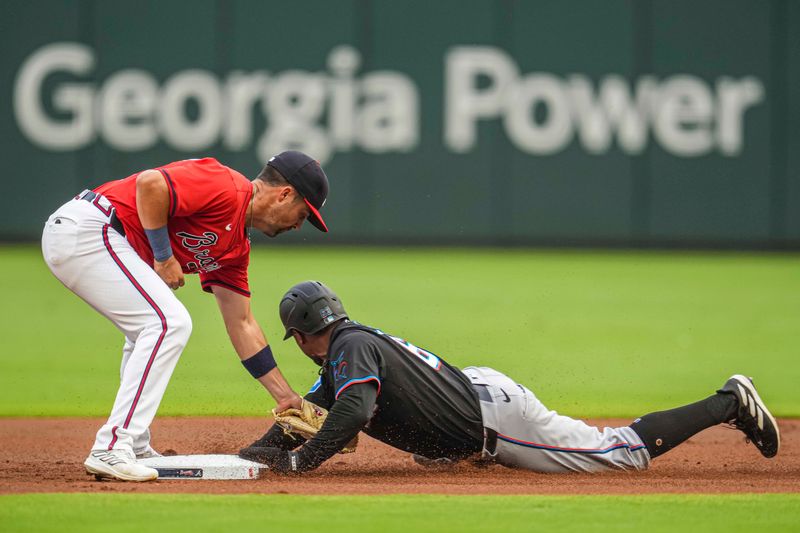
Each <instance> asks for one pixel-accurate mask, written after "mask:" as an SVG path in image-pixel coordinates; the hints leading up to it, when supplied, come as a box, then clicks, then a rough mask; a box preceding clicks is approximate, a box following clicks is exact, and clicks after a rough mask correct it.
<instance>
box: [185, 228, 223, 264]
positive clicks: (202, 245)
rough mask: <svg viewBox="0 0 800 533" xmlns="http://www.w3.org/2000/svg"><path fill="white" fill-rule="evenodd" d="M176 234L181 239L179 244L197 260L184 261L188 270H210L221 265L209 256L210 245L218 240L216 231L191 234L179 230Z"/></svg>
mask: <svg viewBox="0 0 800 533" xmlns="http://www.w3.org/2000/svg"><path fill="white" fill-rule="evenodd" d="M176 235H177V236H178V237H180V238H181V239H182V240H181V245H182V246H183V247H184V248H186V249H187V250H189V252H191V253H192V254H193V255H194V258H195V259H196V260H197V262H195V261H189V262H188V263H186V268H187V269H188V270H189V271H191V272H197V271H203V272H212V271H214V270H217V269H218V268H220V267H221V266H222V265H220V264H219V263H217V260H216V259H214V258H213V257H212V256H211V247H212V246H214V245H215V244H217V241H219V236H218V235H217V234H216V233H214V232H213V231H205V232H203V234H202V235H192V234H191V233H187V232H185V231H179V232H178V233H177V234H176Z"/></svg>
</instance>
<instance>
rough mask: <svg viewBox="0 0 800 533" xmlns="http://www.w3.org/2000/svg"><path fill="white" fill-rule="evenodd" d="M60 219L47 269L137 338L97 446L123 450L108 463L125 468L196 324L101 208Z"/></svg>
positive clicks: (66, 212)
mask: <svg viewBox="0 0 800 533" xmlns="http://www.w3.org/2000/svg"><path fill="white" fill-rule="evenodd" d="M54 217H56V218H54ZM54 217H51V220H50V221H48V226H46V228H45V234H44V236H43V244H42V247H43V251H44V255H45V259H46V261H47V263H48V266H50V268H51V270H52V271H53V273H54V274H55V275H56V277H57V278H58V279H59V280H61V282H62V283H64V285H66V286H67V287H68V288H69V289H70V290H72V291H73V292H75V293H76V294H77V295H78V296H80V297H81V298H82V299H84V300H85V301H86V302H87V303H89V304H90V305H91V306H92V307H94V308H95V309H96V310H97V311H99V312H100V313H101V314H103V315H104V316H106V317H107V318H109V319H110V320H111V321H112V322H113V323H114V324H115V325H116V326H117V327H118V328H119V329H120V330H121V331H122V332H123V333H124V334H125V336H126V338H128V339H131V340H132V344H133V346H132V348H131V349H130V353H129V355H127V357H126V360H125V361H124V362H123V365H121V367H122V368H121V380H120V388H119V391H118V393H117V397H116V400H115V404H114V408H113V410H112V413H111V416H110V417H109V420H108V422H107V423H106V425H104V426H103V427H102V428H101V429H100V431H99V432H98V434H97V438H96V441H95V445H94V446H93V450H121V451H122V452H124V453H123V454H122V456H120V457H117V458H116V459H114V458H111V459H108V458H107V457H106V459H108V460H109V461H111V462H115V461H116V460H117V459H119V460H120V461H123V462H127V459H126V457H128V456H130V458H132V457H133V447H134V440H135V439H137V438H141V437H142V436H143V435H145V434H146V431H147V429H148V427H149V425H150V422H151V421H152V419H153V417H154V415H155V412H156V410H157V408H158V405H159V403H160V401H161V398H162V396H163V393H164V390H165V389H166V385H167V383H168V381H169V378H170V376H171V374H172V371H173V369H174V367H175V364H176V363H177V359H178V356H179V355H180V353H181V351H182V350H183V347H184V346H185V344H186V342H187V340H188V337H189V334H190V332H191V320H190V319H189V316H188V313H187V312H186V310H185V308H184V307H183V305H182V304H181V303H180V301H178V300H177V298H175V295H174V294H173V293H172V291H171V290H170V289H169V288H168V287H167V286H166V285H165V284H164V283H163V281H161V279H160V278H158V276H157V274H155V272H154V271H153V270H152V269H151V268H150V267H149V266H147V265H146V264H145V263H144V262H143V261H142V260H141V259H140V258H139V257H138V255H137V254H136V253H135V251H134V250H133V249H132V248H131V246H130V244H129V243H128V242H127V240H125V239H124V237H122V236H121V235H119V234H118V233H116V232H115V231H114V230H113V229H111V228H110V227H109V226H107V224H106V223H107V216H104V215H103V214H102V213H101V212H100V211H99V210H97V208H96V206H93V205H91V204H89V203H88V202H84V201H73V202H70V203H68V204H66V205H65V206H63V207H62V209H60V210H59V211H57V212H56V214H55V215H54ZM57 222H60V223H57ZM64 228H68V229H69V230H70V231H64ZM92 455H94V452H93V454H92ZM92 455H90V458H89V459H87V465H88V462H89V461H90V460H92ZM117 455H119V454H117ZM98 460H104V459H103V458H100V459H98ZM111 466H114V465H111ZM115 468H117V469H119V468H124V465H123V466H120V467H116V466H115ZM140 468H144V467H140ZM87 469H88V466H87ZM148 470H152V469H148ZM153 472H155V471H153ZM123 474H124V473H123ZM115 477H120V476H115ZM135 478H136V476H133V477H131V479H135Z"/></svg>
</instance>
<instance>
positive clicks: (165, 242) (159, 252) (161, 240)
mask: <svg viewBox="0 0 800 533" xmlns="http://www.w3.org/2000/svg"><path fill="white" fill-rule="evenodd" d="M144 234H145V235H147V240H148V241H150V248H151V249H152V250H153V257H155V259H156V261H166V260H167V259H169V258H170V257H172V246H170V244H169V231H167V226H161V227H160V228H158V229H146V230H144Z"/></svg>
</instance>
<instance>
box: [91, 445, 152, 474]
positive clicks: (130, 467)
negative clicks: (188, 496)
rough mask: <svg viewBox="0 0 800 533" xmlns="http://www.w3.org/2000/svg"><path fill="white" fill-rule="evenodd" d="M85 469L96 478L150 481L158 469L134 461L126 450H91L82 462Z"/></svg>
mask: <svg viewBox="0 0 800 533" xmlns="http://www.w3.org/2000/svg"><path fill="white" fill-rule="evenodd" d="M83 466H85V467H86V471H87V472H88V473H90V474H94V475H95V477H96V478H97V479H102V478H113V479H119V480H122V481H152V480H154V479H158V470H156V469H155V468H150V467H148V466H144V465H140V464H139V463H137V462H136V458H135V457H134V455H133V453H132V452H129V451H128V450H92V451H91V452H90V453H89V457H87V458H86V461H84V462H83Z"/></svg>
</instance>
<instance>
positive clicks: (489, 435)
mask: <svg viewBox="0 0 800 533" xmlns="http://www.w3.org/2000/svg"><path fill="white" fill-rule="evenodd" d="M472 388H473V390H474V391H475V393H476V394H477V395H478V399H479V400H480V401H482V402H488V403H494V398H492V394H491V393H490V392H489V388H488V387H487V386H486V385H478V384H477V383H472ZM496 456H497V431H495V430H493V429H492V428H487V427H486V426H484V428H483V450H482V451H481V458H480V462H481V463H492V462H494V460H495V458H496Z"/></svg>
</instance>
